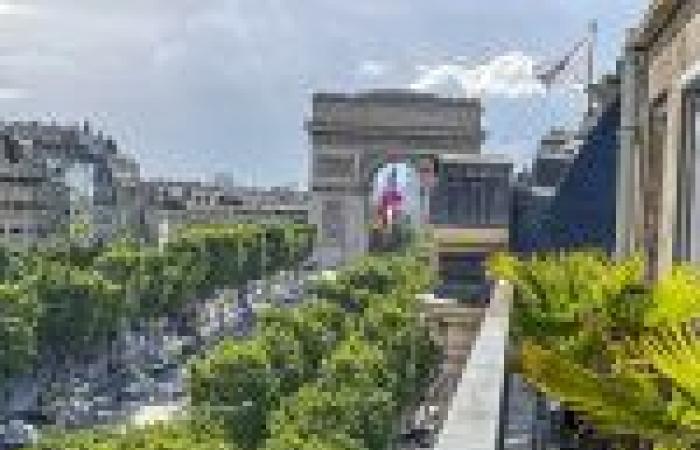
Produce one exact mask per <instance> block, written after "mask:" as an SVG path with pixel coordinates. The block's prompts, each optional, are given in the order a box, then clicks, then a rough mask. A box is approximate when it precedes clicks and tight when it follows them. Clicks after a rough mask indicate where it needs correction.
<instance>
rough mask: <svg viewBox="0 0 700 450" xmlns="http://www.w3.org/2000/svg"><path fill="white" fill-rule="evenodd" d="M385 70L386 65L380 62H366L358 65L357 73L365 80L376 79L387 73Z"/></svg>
mask: <svg viewBox="0 0 700 450" xmlns="http://www.w3.org/2000/svg"><path fill="white" fill-rule="evenodd" d="M387 69H388V68H387V65H386V64H385V63H383V62H381V61H373V60H367V61H363V62H362V64H360V67H359V68H358V69H357V71H358V73H359V74H360V75H361V76H364V77H367V78H378V77H381V76H382V75H384V74H385V73H386V72H387Z"/></svg>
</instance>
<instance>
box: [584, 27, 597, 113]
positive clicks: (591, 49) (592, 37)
mask: <svg viewBox="0 0 700 450" xmlns="http://www.w3.org/2000/svg"><path fill="white" fill-rule="evenodd" d="M597 34H598V21H597V20H595V19H593V20H591V21H590V23H589V24H588V93H587V97H588V99H587V100H588V116H589V117H592V116H593V92H592V86H593V82H594V77H595V73H594V70H595V66H594V63H595V61H594V59H595V46H596V38H597Z"/></svg>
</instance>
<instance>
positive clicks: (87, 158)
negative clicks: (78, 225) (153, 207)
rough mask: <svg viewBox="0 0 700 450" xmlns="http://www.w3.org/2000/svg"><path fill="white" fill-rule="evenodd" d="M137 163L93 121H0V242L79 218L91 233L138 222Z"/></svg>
mask: <svg viewBox="0 0 700 450" xmlns="http://www.w3.org/2000/svg"><path fill="white" fill-rule="evenodd" d="M138 179H139V168H138V165H137V164H136V163H135V162H134V161H133V160H132V159H131V158H129V157H127V156H125V155H123V154H120V153H119V152H118V151H117V148H116V144H115V143H114V141H113V140H112V139H110V138H108V137H105V136H103V135H102V134H101V133H97V134H95V133H93V132H92V130H90V128H89V125H88V124H84V125H83V126H79V125H57V124H55V123H51V124H49V123H39V122H3V123H0V241H2V242H3V243H5V244H10V245H15V244H17V245H21V246H26V245H29V244H32V243H35V242H37V241H44V240H46V238H50V237H51V236H55V234H56V233H57V232H60V231H62V230H65V231H68V230H69V228H70V225H71V223H73V222H75V221H78V220H80V221H82V222H84V223H85V225H87V226H88V227H89V236H87V237H88V238H90V239H95V240H104V239H109V237H110V236H112V235H113V234H114V233H116V232H117V231H118V230H119V229H120V228H123V227H130V226H133V225H134V224H137V223H138V218H139V206H138V198H137V187H138Z"/></svg>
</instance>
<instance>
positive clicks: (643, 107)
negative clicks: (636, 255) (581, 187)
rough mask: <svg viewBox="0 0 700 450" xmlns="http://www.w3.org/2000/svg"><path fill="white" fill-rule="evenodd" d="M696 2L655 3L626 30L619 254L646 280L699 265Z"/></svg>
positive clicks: (699, 23)
mask: <svg viewBox="0 0 700 450" xmlns="http://www.w3.org/2000/svg"><path fill="white" fill-rule="evenodd" d="M699 13H700V2H698V1H695V0H691V1H687V0H654V1H652V2H651V5H650V8H649V10H648V11H647V13H646V15H645V17H644V19H643V21H642V23H641V24H640V25H639V26H638V27H637V28H635V29H633V30H630V33H629V35H628V39H627V42H626V46H625V52H624V63H623V76H622V134H621V149H620V154H619V158H618V172H619V183H618V189H617V196H618V202H617V203H618V207H617V217H618V221H617V233H616V234H617V248H616V250H617V253H618V255H620V256H624V255H628V254H631V253H633V252H638V251H643V252H644V253H645V254H646V255H647V256H648V258H649V261H650V263H651V264H650V265H649V267H650V273H649V276H650V277H655V276H658V274H659V273H660V272H662V271H663V270H665V269H666V268H668V267H669V266H670V265H671V263H672V262H673V261H693V262H698V261H700V208H698V206H700V205H699V204H698V202H700V195H698V194H699V193H700V192H698V181H697V176H696V174H697V173H698V170H697V169H698V167H699V166H698V161H700V159H699V158H698V155H697V153H698V152H697V150H698V146H699V145H700V133H699V131H698V130H699V129H700V127H698V125H697V124H698V121H699V118H700V14H699Z"/></svg>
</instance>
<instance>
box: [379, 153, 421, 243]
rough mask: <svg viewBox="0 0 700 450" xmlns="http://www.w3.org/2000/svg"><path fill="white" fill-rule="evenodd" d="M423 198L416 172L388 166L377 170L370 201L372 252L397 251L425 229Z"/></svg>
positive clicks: (401, 165)
mask: <svg viewBox="0 0 700 450" xmlns="http://www.w3.org/2000/svg"><path fill="white" fill-rule="evenodd" d="M423 210H424V198H423V196H422V195H421V189H420V181H419V177H418V175H417V172H416V170H415V169H414V168H413V167H412V166H411V165H410V164H407V163H403V162H399V163H393V162H392V163H388V164H385V165H384V166H382V167H381V168H380V169H379V170H377V172H376V174H375V175H374V178H373V183H372V198H371V201H370V220H371V224H370V236H369V238H370V239H369V247H370V251H394V250H398V249H400V248H403V247H405V246H408V245H410V243H411V242H412V241H413V240H414V239H415V237H416V236H417V234H418V232H419V230H420V228H421V225H422V213H421V211H423Z"/></svg>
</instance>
